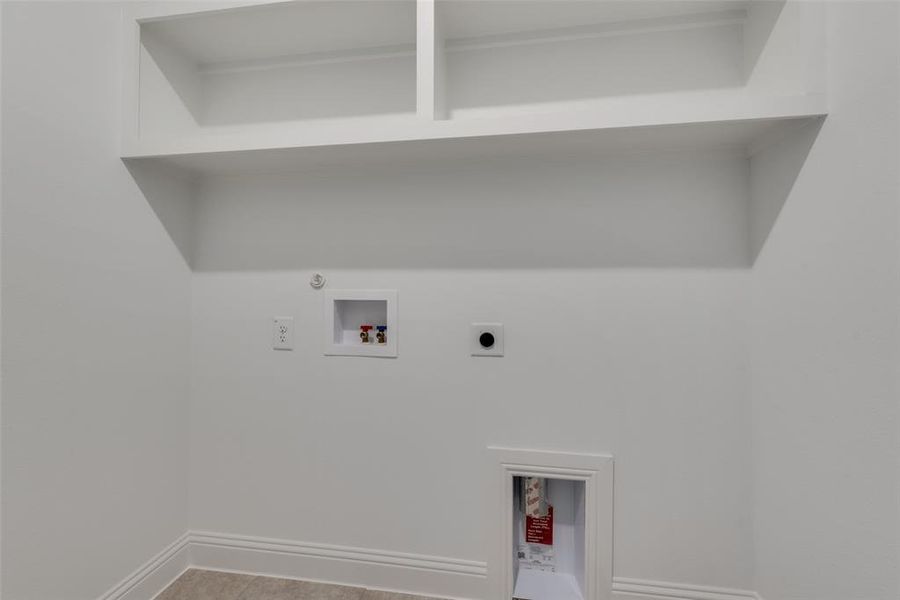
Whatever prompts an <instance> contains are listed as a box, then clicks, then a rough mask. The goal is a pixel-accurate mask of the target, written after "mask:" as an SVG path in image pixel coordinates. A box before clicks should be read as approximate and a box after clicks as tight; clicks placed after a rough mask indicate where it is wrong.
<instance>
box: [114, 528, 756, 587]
mask: <svg viewBox="0 0 900 600" xmlns="http://www.w3.org/2000/svg"><path fill="white" fill-rule="evenodd" d="M191 567H194V568H198V569H210V570H214V571H231V572H238V573H249V574H253V575H268V576H272V577H285V578H289V579H306V580H310V581H322V582H327V583H336V584H343V585H353V586H359V587H367V588H372V589H379V590H387V591H395V592H402V593H411V594H418V595H425V596H432V597H437V598H450V599H454V598H457V599H463V598H468V599H473V600H479V599H486V598H487V597H488V594H489V591H488V586H487V564H486V563H484V562H479V561H471V560H463V559H458V558H446V557H441V556H428V555H423V554H408V553H403V552H391V551H387V550H373V549H369V548H354V547H350V546H335V545H330V544H311V543H306V542H297V541H291V540H280V539H272V538H261V537H251V536H245V535H233V534H224V533H215V532H209V531H190V532H188V533H185V534H184V535H183V536H181V537H180V538H178V539H177V540H175V542H173V543H172V544H170V545H169V546H168V547H167V548H165V549H164V550H163V551H162V552H160V553H159V554H157V555H156V556H154V557H153V558H152V559H150V560H149V561H148V562H147V563H146V564H145V565H143V566H142V567H141V568H139V569H138V570H136V571H135V572H134V573H132V574H131V575H129V576H128V577H126V578H125V579H124V580H122V581H121V582H120V583H119V584H117V585H116V586H115V587H113V588H112V589H111V590H110V591H108V592H107V593H105V594H104V595H103V596H101V597H100V598H98V600H152V599H153V598H154V597H155V596H156V595H157V594H159V592H161V591H162V590H163V589H165V588H166V586H168V585H169V583H171V582H172V581H173V580H174V579H175V578H177V577H178V576H179V575H181V573H183V572H184V571H185V570H186V569H188V568H191ZM612 598H613V600H761V598H760V597H759V595H758V594H757V593H756V592H752V591H747V590H737V589H729V588H720V587H711V586H701V585H687V584H681V583H667V582H661V581H649V580H643V579H629V578H623V577H615V578H613V585H612Z"/></svg>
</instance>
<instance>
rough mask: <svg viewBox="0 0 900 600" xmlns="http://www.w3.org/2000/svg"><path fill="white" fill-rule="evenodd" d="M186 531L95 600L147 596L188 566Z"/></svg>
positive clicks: (143, 599) (141, 599)
mask: <svg viewBox="0 0 900 600" xmlns="http://www.w3.org/2000/svg"><path fill="white" fill-rule="evenodd" d="M189 543H190V533H189V532H188V533H185V534H184V535H182V536H181V537H179V538H178V539H177V540H175V541H174V542H172V543H171V544H169V545H168V546H167V547H166V548H165V549H163V551H162V552H160V553H159V554H157V555H156V556H154V557H153V558H151V559H150V560H149V561H147V562H146V563H145V564H144V565H143V566H141V567H140V568H138V569H137V570H136V571H135V572H133V573H132V574H131V575H129V576H128V577H126V578H125V579H123V580H122V581H120V582H119V583H118V584H116V585H115V586H114V587H113V588H112V589H111V590H109V591H108V592H106V593H105V594H103V595H102V596H100V598H99V599H98V600H150V599H151V598H153V597H154V596H156V595H157V594H158V593H159V592H161V591H162V590H164V589H166V587H167V586H168V585H169V584H170V583H171V582H172V581H174V580H175V578H177V577H178V576H179V575H181V574H182V573H184V571H185V570H187V568H188V567H189V566H190V558H189V556H188V552H189V548H188V546H189Z"/></svg>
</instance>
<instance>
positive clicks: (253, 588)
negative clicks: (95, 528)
mask: <svg viewBox="0 0 900 600" xmlns="http://www.w3.org/2000/svg"><path fill="white" fill-rule="evenodd" d="M156 600H433V599H430V598H423V597H421V596H409V595H406V594H392V593H388V592H379V591H376V590H367V589H365V588H361V587H348V586H344V585H331V584H326V583H314V582H312V581H297V580H294V579H278V578H275V577H258V576H256V575H241V574H238V573H222V572H219V571H203V570H201V569H189V570H187V571H185V572H184V574H183V575H182V576H181V577H179V578H178V579H176V580H175V581H173V582H172V584H171V585H170V586H169V587H167V588H166V589H165V590H163V591H162V592H161V593H160V594H159V596H157V597H156Z"/></svg>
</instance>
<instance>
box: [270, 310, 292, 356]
mask: <svg viewBox="0 0 900 600" xmlns="http://www.w3.org/2000/svg"><path fill="white" fill-rule="evenodd" d="M272 349H273V350H293V349H294V318H293V317H275V318H274V319H272Z"/></svg>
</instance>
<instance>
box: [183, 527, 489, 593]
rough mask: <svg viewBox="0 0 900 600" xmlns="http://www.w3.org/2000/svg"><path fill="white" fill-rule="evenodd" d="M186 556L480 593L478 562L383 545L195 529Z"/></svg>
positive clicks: (210, 565)
mask: <svg viewBox="0 0 900 600" xmlns="http://www.w3.org/2000/svg"><path fill="white" fill-rule="evenodd" d="M191 560H192V561H193V564H194V565H195V566H197V567H200V568H207V569H213V570H225V571H238V572H245V573H254V574H260V575H272V576H275V577H287V578H291V579H306V580H311V581H322V582H327V583H340V584H344V585H354V586H360V587H368V588H376V589H383V590H389V591H399V592H407V593H410V592H412V593H416V594H421V595H430V596H435V597H441V598H484V597H485V595H486V586H487V565H486V564H485V563H483V562H477V561H470V560H462V559H456V558H445V557H441V556H428V555H421V554H407V553H402V552H390V551H386V550H372V549H368V548H354V547H349V546H333V545H329V544H310V543H305V542H296V541H291V540H279V539H270V538H258V537H250V536H243V535H230V534H223V533H212V532H206V531H195V532H192V533H191Z"/></svg>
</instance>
